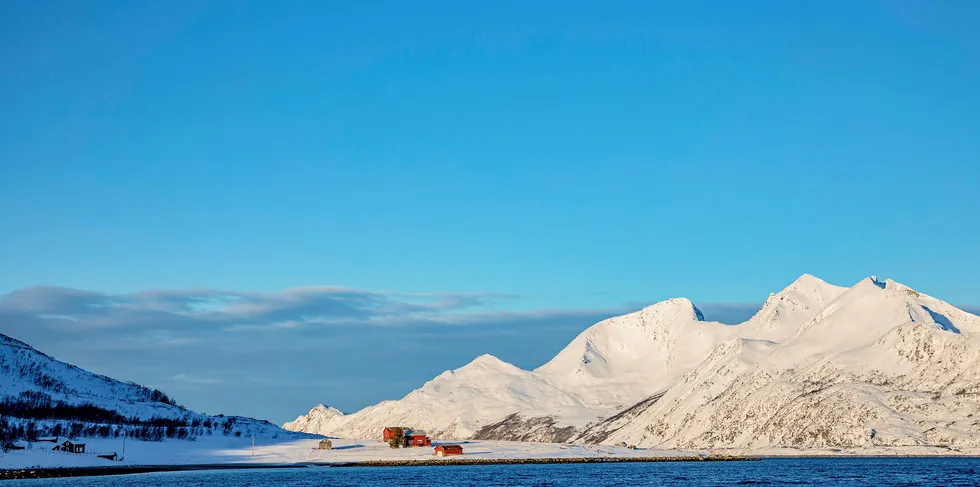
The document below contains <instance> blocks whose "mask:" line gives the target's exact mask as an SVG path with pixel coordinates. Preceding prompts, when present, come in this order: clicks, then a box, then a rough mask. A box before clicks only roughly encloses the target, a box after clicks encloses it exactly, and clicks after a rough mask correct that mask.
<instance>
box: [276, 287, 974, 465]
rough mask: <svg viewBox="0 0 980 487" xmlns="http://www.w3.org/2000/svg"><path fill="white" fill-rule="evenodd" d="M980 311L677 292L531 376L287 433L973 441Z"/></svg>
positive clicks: (476, 378) (438, 383) (847, 295)
mask: <svg viewBox="0 0 980 487" xmlns="http://www.w3.org/2000/svg"><path fill="white" fill-rule="evenodd" d="M978 366H980V318H978V317H977V316H974V315H971V314H969V313H966V312H964V311H961V310H959V309H957V308H955V307H953V306H951V305H949V304H948V303H945V302H942V301H940V300H938V299H935V298H932V297H930V296H927V295H924V294H921V293H918V292H916V291H914V290H912V289H910V288H908V287H906V286H903V285H901V284H898V283H895V282H893V281H890V280H889V281H879V280H877V279H875V278H868V279H864V280H862V281H861V282H859V283H858V284H856V285H855V286H853V287H851V288H843V287H838V286H833V285H830V284H827V283H826V282H824V281H822V280H820V279H818V278H816V277H813V276H810V275H804V276H801V277H800V278H799V279H797V280H796V281H795V282H793V283H792V284H791V285H790V286H788V287H787V288H786V289H784V290H782V291H780V292H778V293H775V294H772V295H770V296H769V298H768V299H767V300H766V302H765V304H764V305H763V306H762V308H761V309H760V310H759V312H758V313H756V314H755V315H754V316H753V317H752V318H751V319H749V320H748V321H746V322H745V323H742V324H738V325H725V324H721V323H714V322H706V321H704V319H703V316H702V314H701V313H700V311H699V310H698V309H697V308H696V307H695V306H694V305H693V304H692V303H691V302H690V301H689V300H687V299H684V298H674V299H669V300H666V301H663V302H660V303H657V304H654V305H652V306H649V307H647V308H644V309H642V310H640V311H638V312H635V313H631V314H628V315H625V316H620V317H616V318H611V319H608V320H605V321H602V322H600V323H597V324H595V325H593V326H592V327H590V328H588V329H587V330H585V331H584V332H582V333H581V334H580V335H579V336H578V337H576V338H575V339H574V340H572V342H571V343H570V344H569V345H568V346H567V347H566V348H565V349H564V350H562V351H561V352H560V353H559V354H558V355H557V356H555V358H554V359H552V360H551V361H549V362H548V363H547V364H545V365H543V366H542V367H540V368H538V369H536V370H534V371H526V370H521V369H519V368H517V367H514V366H512V365H510V364H506V363H503V362H501V361H499V360H497V359H495V358H493V357H490V356H483V357H480V358H478V359H477V360H475V361H474V362H472V363H471V364H469V365H467V366H465V367H463V368H461V369H457V370H455V371H447V372H445V373H443V374H442V375H440V376H439V377H437V378H435V379H433V380H432V381H430V382H428V383H426V384H425V385H424V386H423V387H422V388H420V389H418V390H416V391H413V392H412V393H410V394H408V395H407V396H405V397H404V398H403V399H401V400H398V401H385V402H382V403H380V404H378V405H375V406H371V407H368V408H365V409H363V410H361V411H358V412H356V413H353V414H347V415H344V414H342V413H340V412H339V411H336V410H333V409H327V408H323V407H322V406H319V407H317V408H314V409H313V410H312V411H310V413H309V414H308V415H305V416H300V417H299V418H297V420H296V421H293V422H290V423H287V424H286V425H284V427H285V428H286V429H292V430H296V431H308V432H314V433H321V434H330V435H337V436H348V437H352V436H353V437H361V438H365V437H374V436H377V435H378V432H379V431H380V430H381V428H383V427H384V426H387V425H404V426H412V427H416V428H424V429H427V430H430V431H432V432H435V433H436V434H437V436H440V437H444V438H470V437H476V438H490V439H522V438H529V439H534V440H545V441H548V440H551V441H565V439H567V438H577V439H578V440H579V441H584V442H600V443H608V444H612V443H618V442H620V441H625V442H627V443H631V444H639V445H641V446H659V447H680V448H719V447H731V448H743V449H761V448H774V447H805V448H856V447H871V446H875V447H878V446H903V445H909V446H912V445H920V446H921V445H927V446H939V447H951V448H957V447H963V448H976V447H978V446H980V443H978V440H976V439H975V438H977V437H978V436H977V434H978V433H980V427H978V425H980V419H977V420H974V417H977V418H980V409H978V405H980V367H978Z"/></svg>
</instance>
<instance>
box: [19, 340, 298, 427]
mask: <svg viewBox="0 0 980 487" xmlns="http://www.w3.org/2000/svg"><path fill="white" fill-rule="evenodd" d="M0 416H2V417H3V418H2V419H3V422H2V423H0V428H6V431H3V432H2V433H4V434H3V435H2V436H3V438H6V439H7V440H9V439H10V438H9V430H10V429H11V428H19V429H25V425H26V424H27V423H30V422H33V423H34V426H35V427H37V428H38V431H40V432H41V434H44V431H45V430H47V429H51V428H53V427H55V426H58V430H57V431H59V432H61V431H64V434H65V435H69V433H70V431H72V429H71V428H72V426H73V425H74V426H75V427H76V428H85V429H84V430H83V431H87V432H91V430H97V429H98V428H99V427H101V431H102V432H103V433H102V434H111V435H116V434H117V433H116V432H117V430H120V434H121V433H122V432H123V431H127V432H130V433H132V431H133V430H136V429H139V428H141V427H142V426H144V425H152V427H154V428H160V429H163V430H164V434H167V433H166V431H165V430H166V427H167V426H170V427H171V430H170V434H174V435H176V434H177V432H178V431H179V429H182V428H186V431H183V432H180V436H181V437H183V436H184V435H185V434H186V435H187V437H190V436H193V435H195V434H208V435H210V434H218V435H237V436H252V435H255V436H257V437H273V436H279V435H282V436H284V437H297V438H298V437H299V436H296V434H295V433H292V432H288V431H284V430H283V429H282V428H280V427H278V426H276V425H274V424H272V423H269V422H268V421H261V420H256V419H252V418H244V417H238V416H207V415H202V414H199V413H196V412H194V411H190V410H188V409H186V408H183V407H181V406H178V405H177V403H176V402H174V401H173V400H172V399H170V398H169V397H168V396H167V395H166V394H164V393H163V392H161V391H159V390H156V389H151V388H148V387H144V386H141V385H138V384H134V383H126V382H120V381H118V380H115V379H113V378H111V377H106V376H104V375H99V374H94V373H92V372H89V371H87V370H84V369H82V368H79V367H76V366H74V365H70V364H66V363H64V362H61V361H58V360H56V359H54V358H52V357H50V356H48V355H45V354H44V353H41V352H39V351H38V350H35V349H34V348H33V347H31V346H30V345H28V344H26V343H24V342H21V341H19V340H15V339H13V338H11V337H8V336H6V335H2V334H0ZM205 430H208V431H207V432H205ZM107 432H108V433H107ZM305 436H308V435H305Z"/></svg>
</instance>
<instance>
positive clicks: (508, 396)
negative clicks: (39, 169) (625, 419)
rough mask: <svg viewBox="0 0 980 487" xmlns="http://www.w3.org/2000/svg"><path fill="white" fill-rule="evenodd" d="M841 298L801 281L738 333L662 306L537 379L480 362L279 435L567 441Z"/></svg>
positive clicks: (634, 316)
mask: <svg viewBox="0 0 980 487" xmlns="http://www.w3.org/2000/svg"><path fill="white" fill-rule="evenodd" d="M843 291H844V288H840V287H837V286H832V285H830V284H827V283H825V282H823V281H821V280H819V279H817V278H815V277H813V276H809V275H804V276H802V277H800V278H799V279H797V280H796V281H795V282H794V283H792V284H791V285H790V286H788V287H787V288H786V289H784V290H782V291H780V292H779V293H776V294H773V295H770V297H769V299H768V300H767V301H766V304H765V305H764V306H763V307H762V309H761V310H760V311H759V313H757V314H756V315H755V316H753V317H752V319H750V320H748V321H746V322H745V323H743V324H740V325H735V326H732V325H725V324H722V323H717V322H708V321H704V318H703V316H702V315H701V312H700V311H699V310H698V309H697V308H696V307H695V306H694V305H693V303H691V301H689V300H687V299H684V298H674V299H669V300H666V301H662V302H660V303H657V304H654V305H652V306H649V307H647V308H644V309H642V310H640V311H637V312H635V313H630V314H628V315H625V316H620V317H615V318H610V319H608V320H604V321H602V322H599V323H597V324H595V325H593V326H591V327H589V328H588V329H586V330H585V331H583V332H582V333H581V334H580V335H579V336H578V337H576V338H575V339H574V340H573V341H572V342H571V343H570V344H569V345H568V346H567V347H565V349H563V350H562V351H561V352H560V353H559V354H558V355H557V356H555V358H554V359H552V360H551V361H549V362H548V363H547V364H545V365H543V366H542V367H540V368H538V369H536V370H534V371H525V370H521V369H519V368H517V367H514V366H513V365H510V364H506V363H504V362H501V361H499V360H497V359H495V358H492V357H490V356H484V357H481V358H478V359H477V360H475V361H474V362H473V363H471V364H470V365H468V366H466V367H463V368H461V369H458V370H456V371H453V372H448V371H447V372H446V373H443V374H442V375H440V376H439V377H437V378H436V379H434V380H433V381H431V382H429V383H427V384H426V385H425V386H423V387H422V388H421V389H418V390H416V391H413V392H412V393H410V394H408V395H407V396H405V398H403V399H401V400H398V401H385V402H382V403H380V404H378V405H375V406H371V407H368V408H365V409H363V410H361V411H358V412H356V413H353V414H349V415H338V414H336V412H332V411H326V410H325V408H320V407H317V408H313V410H311V411H310V413H309V414H307V415H305V416H300V417H298V418H297V420H296V421H292V422H289V423H286V424H285V425H284V427H285V428H286V429H291V430H296V431H307V432H314V433H320V434H326V435H335V436H357V437H373V436H377V435H378V432H379V431H380V430H381V429H382V428H383V427H384V426H387V425H394V424H401V425H406V426H413V427H417V428H424V429H426V430H428V431H430V432H432V433H438V434H439V435H441V437H444V438H469V437H471V436H472V435H477V433H479V435H477V437H478V438H481V439H522V438H533V439H535V440H549V439H550V440H554V441H560V440H561V438H564V437H566V436H568V435H569V432H568V429H567V428H568V427H573V428H574V429H576V430H579V429H581V428H583V427H585V426H587V425H588V424H589V423H592V422H596V421H599V420H601V419H602V418H604V417H610V416H612V415H614V414H616V413H617V412H618V411H620V410H622V409H623V408H624V407H626V406H629V405H631V404H634V403H636V402H637V401H641V400H643V399H645V398H648V397H649V396H651V395H653V394H656V393H659V392H663V391H665V390H667V389H668V388H669V387H670V386H671V385H672V384H674V383H676V381H677V380H679V379H680V378H681V377H683V376H684V375H685V374H687V373H689V372H691V371H692V370H693V369H695V368H696V367H697V366H698V365H699V364H700V363H702V362H703V361H704V360H705V358H706V357H707V356H708V355H709V354H710V353H711V351H712V350H713V349H714V348H715V347H717V346H718V345H719V344H722V343H726V342H727V341H729V340H732V339H736V338H740V337H743V336H749V337H752V338H756V337H758V339H759V340H774V339H780V338H782V337H785V336H790V335H793V334H795V333H797V332H798V331H799V329H800V327H801V326H802V325H803V324H804V323H805V322H806V321H807V320H809V319H810V318H812V317H813V316H814V315H816V314H817V313H818V312H819V311H820V310H821V309H822V308H823V307H824V306H825V305H826V304H827V303H828V302H830V301H832V300H833V299H834V298H836V297H837V296H838V295H840V294H841V293H842V292H843ZM437 411H441V412H437ZM484 428H485V429H484ZM530 430H533V431H534V433H533V434H529V433H528V431H530Z"/></svg>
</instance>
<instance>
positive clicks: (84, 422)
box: [0, 391, 241, 451]
mask: <svg viewBox="0 0 980 487" xmlns="http://www.w3.org/2000/svg"><path fill="white" fill-rule="evenodd" d="M162 399H167V400H169V398H166V396H164V397H162V398H161V402H163V401H162ZM168 404H170V403H168ZM236 426H237V418H234V417H230V418H224V417H220V419H217V418H211V417H203V418H202V417H195V416H190V415H188V416H187V417H184V418H160V417H152V418H149V419H141V418H135V417H131V418H128V417H125V416H123V415H121V414H119V413H118V412H116V411H111V410H108V409H104V408H101V407H99V406H96V405H94V404H69V403H66V402H63V401H54V400H52V398H51V396H49V395H47V394H45V393H43V392H36V391H25V392H22V393H21V394H20V395H18V396H17V397H15V398H6V399H4V400H3V401H0V448H2V449H3V450H4V451H6V449H7V447H9V446H10V444H11V443H13V442H14V441H18V440H27V441H36V440H37V439H38V438H39V437H46V436H65V437H69V438H77V437H85V438H119V437H121V436H125V437H127V438H133V439H138V440H144V441H162V440H163V439H164V438H172V439H178V440H194V439H196V438H197V437H199V436H204V435H211V434H213V433H214V432H215V431H217V432H219V434H224V435H226V436H231V435H234V436H241V431H237V430H236Z"/></svg>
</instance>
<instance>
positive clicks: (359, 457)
mask: <svg viewBox="0 0 980 487" xmlns="http://www.w3.org/2000/svg"><path fill="white" fill-rule="evenodd" d="M78 441H79V442H82V443H86V450H87V451H88V452H91V453H86V454H72V453H64V452H56V451H51V447H52V446H54V445H53V444H52V443H31V444H30V445H29V447H28V448H27V449H26V450H21V451H10V452H8V453H5V454H3V455H2V456H0V469H14V468H27V467H82V466H113V465H192V464H216V463H260V464H290V463H309V462H322V463H333V462H359V461H366V460H412V459H419V460H421V459H432V458H434V457H433V447H417V448H398V449H393V448H390V447H389V446H388V444H387V443H383V442H381V441H379V440H358V441H355V440H344V439H333V440H332V441H333V446H334V448H333V449H332V450H316V449H315V448H316V446H317V444H318V443H319V440H287V441H279V440H260V439H256V440H255V450H254V455H253V450H252V440H251V439H250V438H235V437H206V438H199V439H198V440H197V441H181V440H164V441H161V442H146V441H131V440H127V441H126V454H125V457H124V459H123V461H121V462H113V461H110V460H105V459H102V458H99V457H97V456H95V453H112V452H115V453H119V454H122V451H123V450H122V448H123V444H122V440H119V439H84V438H80V439H78ZM455 443H456V444H461V445H462V446H463V452H464V458H474V459H476V458H560V457H565V458H569V457H597V456H657V457H666V456H685V455H686V456H690V455H695V454H696V453H693V452H680V451H665V450H630V449H628V448H619V447H611V446H596V445H568V446H563V445H560V444H555V443H521V442H510V441H462V442H455ZM435 444H438V442H435V443H434V445H435ZM455 458H458V457H455Z"/></svg>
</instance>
